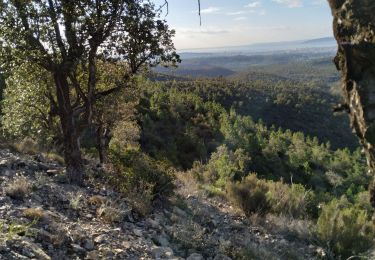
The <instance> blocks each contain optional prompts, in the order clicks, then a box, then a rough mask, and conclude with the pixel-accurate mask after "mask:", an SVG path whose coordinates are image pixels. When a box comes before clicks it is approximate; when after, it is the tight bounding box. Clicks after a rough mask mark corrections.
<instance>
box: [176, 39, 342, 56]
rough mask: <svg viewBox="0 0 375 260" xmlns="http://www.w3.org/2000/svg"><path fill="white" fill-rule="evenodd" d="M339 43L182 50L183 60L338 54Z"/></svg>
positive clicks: (318, 41) (316, 41)
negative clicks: (245, 56) (321, 53)
mask: <svg viewBox="0 0 375 260" xmlns="http://www.w3.org/2000/svg"><path fill="white" fill-rule="evenodd" d="M336 49H337V43H336V41H335V39H334V38H333V37H323V38H316V39H306V40H296V41H284V42H266V43H254V44H250V45H242V46H228V47H214V48H202V49H184V50H180V51H179V53H180V54H181V56H182V58H185V59H186V58H188V59H189V58H198V57H210V56H217V55H218V54H220V55H223V56H233V55H249V54H256V53H258V54H265V53H269V54H270V53H277V52H294V53H296V52H306V50H310V51H311V52H327V51H331V52H333V53H334V52H336Z"/></svg>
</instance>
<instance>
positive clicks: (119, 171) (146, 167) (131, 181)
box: [109, 145, 174, 199]
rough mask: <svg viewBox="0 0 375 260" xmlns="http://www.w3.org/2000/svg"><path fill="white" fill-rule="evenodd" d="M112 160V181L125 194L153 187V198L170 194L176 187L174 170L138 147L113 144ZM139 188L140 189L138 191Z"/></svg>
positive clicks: (111, 149)
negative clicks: (123, 146)
mask: <svg viewBox="0 0 375 260" xmlns="http://www.w3.org/2000/svg"><path fill="white" fill-rule="evenodd" d="M109 157H110V162H111V164H112V166H113V171H114V172H113V175H112V176H111V182H112V183H113V185H114V186H115V187H117V188H118V189H119V190H120V191H122V192H123V193H124V194H129V193H131V192H141V191H142V190H145V188H147V189H148V187H150V188H151V195H152V199H154V198H156V197H165V196H170V195H171V194H172V193H173V189H174V183H173V180H174V174H173V170H172V169H171V168H170V167H168V165H167V164H165V163H163V162H161V161H156V160H155V159H152V158H151V157H150V156H148V155H146V154H144V153H142V152H141V151H140V150H138V149H134V148H128V149H123V148H120V147H118V146H115V145H112V146H111V148H110V154H109ZM137 190H138V191H137Z"/></svg>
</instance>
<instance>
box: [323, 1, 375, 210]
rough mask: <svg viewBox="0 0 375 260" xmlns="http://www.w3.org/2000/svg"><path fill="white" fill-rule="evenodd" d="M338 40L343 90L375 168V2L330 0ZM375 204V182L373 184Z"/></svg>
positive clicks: (363, 143) (351, 116)
mask: <svg viewBox="0 0 375 260" xmlns="http://www.w3.org/2000/svg"><path fill="white" fill-rule="evenodd" d="M329 3H330V6H331V9H332V15H333V17H334V21H333V29H334V34H335V38H336V40H337V43H338V52H337V55H336V58H335V64H336V67H337V69H338V70H340V71H341V72H342V75H343V86H342V92H343V94H344V98H345V102H346V104H344V106H343V107H344V108H345V109H346V110H348V112H349V115H350V119H351V124H352V128H353V130H354V131H355V133H356V134H357V136H358V137H359V139H360V141H361V143H362V145H363V146H364V149H365V152H366V156H367V160H368V164H369V166H370V169H371V170H372V172H373V171H374V170H375V147H374V146H375V37H374V36H375V34H374V29H375V16H374V13H375V2H374V1H373V0H329ZM370 192H371V202H372V205H373V206H374V207H375V183H373V184H372V185H371V186H370Z"/></svg>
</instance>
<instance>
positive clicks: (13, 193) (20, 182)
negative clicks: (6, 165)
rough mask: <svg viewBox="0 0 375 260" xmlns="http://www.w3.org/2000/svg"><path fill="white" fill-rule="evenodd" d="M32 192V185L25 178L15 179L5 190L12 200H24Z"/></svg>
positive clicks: (18, 177)
mask: <svg viewBox="0 0 375 260" xmlns="http://www.w3.org/2000/svg"><path fill="white" fill-rule="evenodd" d="M30 192H31V184H30V182H29V181H28V179H27V178H26V177H24V176H17V177H15V178H14V179H13V180H12V181H11V182H10V183H9V184H8V186H7V187H6V188H5V193H6V195H8V196H9V197H11V198H12V199H18V200H22V199H23V198H25V197H26V196H27V195H28V194H29V193H30Z"/></svg>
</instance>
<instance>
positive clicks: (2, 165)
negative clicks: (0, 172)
mask: <svg viewBox="0 0 375 260" xmlns="http://www.w3.org/2000/svg"><path fill="white" fill-rule="evenodd" d="M0 167H4V168H6V167H8V161H7V160H1V161H0Z"/></svg>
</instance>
